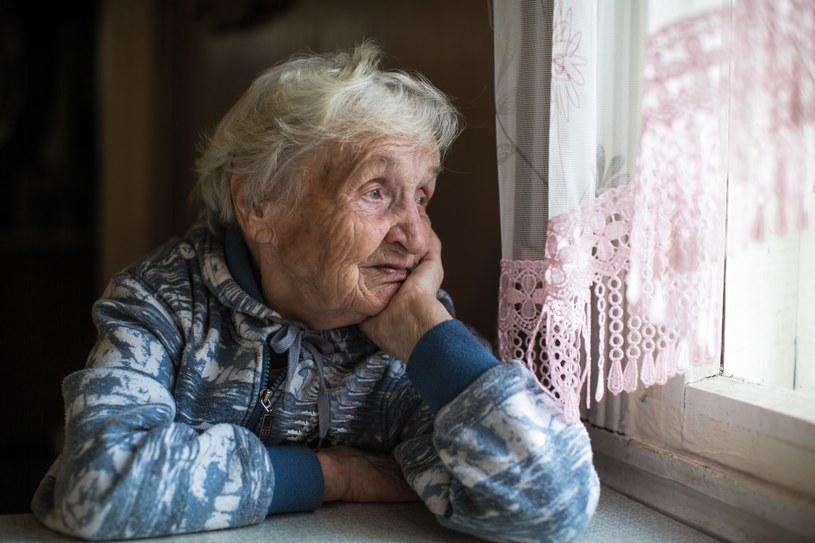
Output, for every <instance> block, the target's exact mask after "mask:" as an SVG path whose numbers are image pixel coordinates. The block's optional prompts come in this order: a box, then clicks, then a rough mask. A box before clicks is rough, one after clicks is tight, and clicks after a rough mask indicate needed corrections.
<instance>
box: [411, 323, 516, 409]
mask: <svg viewBox="0 0 815 543" xmlns="http://www.w3.org/2000/svg"><path fill="white" fill-rule="evenodd" d="M500 363H501V362H500V361H499V360H498V359H497V358H495V357H494V356H493V355H492V353H491V352H489V351H488V350H487V349H486V348H485V347H484V345H482V344H481V342H479V341H478V339H476V338H475V336H473V335H472V334H471V333H470V331H469V330H468V329H467V327H466V326H465V325H464V323H462V322H461V321H457V320H449V321H445V322H442V323H440V324H437V325H436V326H434V327H433V328H431V329H430V331H429V332H427V333H426V334H425V335H424V336H422V339H420V340H419V342H418V343H417V344H416V347H414V348H413V352H412V353H411V355H410V360H409V361H408V365H407V374H408V377H409V378H410V380H411V382H412V383H413V386H415V387H416V390H417V391H418V392H419V394H420V395H421V396H422V398H423V399H424V401H425V402H427V405H429V406H430V408H431V409H432V410H433V412H434V413H437V412H438V411H439V410H440V409H441V408H442V407H444V406H445V405H447V404H448V403H450V402H451V401H452V400H453V399H454V398H456V397H457V396H458V395H459V394H461V393H462V392H464V389H466V388H467V387H468V386H470V384H471V383H472V382H473V381H475V380H476V379H478V378H479V377H480V376H481V375H482V374H483V373H484V372H486V371H487V370H488V369H490V368H492V367H493V366H497V365H498V364H500Z"/></svg>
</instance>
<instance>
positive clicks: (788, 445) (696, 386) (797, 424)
mask: <svg viewBox="0 0 815 543" xmlns="http://www.w3.org/2000/svg"><path fill="white" fill-rule="evenodd" d="M683 445H684V448H685V449H686V450H687V451H689V452H691V453H694V454H696V455H699V456H701V457H703V458H707V459H710V460H713V461H715V462H717V463H719V464H721V465H723V466H727V467H730V468H733V469H736V470H739V471H743V472H745V473H753V474H759V476H760V477H761V478H762V479H765V480H766V481H768V482H770V483H772V484H775V485H778V486H781V487H782V488H785V489H788V490H791V491H794V492H800V493H802V494H804V495H809V496H810V497H812V498H814V499H815V397H812V396H811V395H808V394H804V393H800V392H795V391H791V390H785V389H781V388H775V387H769V386H763V385H755V384H752V383H746V382H743V381H739V380H737V379H732V378H728V377H714V378H711V379H705V380H703V381H698V382H696V383H690V384H688V385H686V387H685V416H684V428H683Z"/></svg>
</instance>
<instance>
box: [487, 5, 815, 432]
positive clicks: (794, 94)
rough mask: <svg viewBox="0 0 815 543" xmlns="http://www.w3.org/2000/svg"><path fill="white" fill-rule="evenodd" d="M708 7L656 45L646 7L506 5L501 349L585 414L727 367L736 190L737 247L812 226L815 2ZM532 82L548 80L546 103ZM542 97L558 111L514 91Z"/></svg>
mask: <svg viewBox="0 0 815 543" xmlns="http://www.w3.org/2000/svg"><path fill="white" fill-rule="evenodd" d="M657 4H659V5H658V6H655V5H654V3H651V4H648V6H647V7H648V9H652V8H653V9H655V10H666V11H670V10H668V9H667V7H669V6H668V3H662V2H660V3H657ZM707 4H709V5H708V6H707V7H706V8H705V9H702V10H696V11H693V12H692V13H691V14H686V13H684V14H680V15H679V16H676V15H675V14H669V15H666V16H665V17H663V19H662V20H661V24H659V25H658V28H657V29H656V30H655V31H653V32H650V33H648V32H647V30H646V27H647V26H648V25H647V24H646V22H645V16H646V13H647V9H645V8H646V6H645V5H644V4H642V3H639V2H632V3H631V4H630V5H629V4H628V3H625V5H623V4H622V3H612V2H609V3H599V5H598V4H595V3H593V2H579V1H567V0H563V1H555V2H532V1H526V0H525V1H523V2H517V3H516V2H506V1H501V0H497V1H496V2H495V3H494V22H495V39H496V97H497V102H498V107H497V125H498V132H497V134H498V148H499V181H500V184H501V198H502V202H501V205H502V236H503V243H504V260H503V261H502V274H501V285H500V294H499V296H500V300H499V349H500V353H501V356H502V358H504V359H520V360H525V361H526V362H527V364H528V365H529V366H530V368H531V369H533V370H534V371H535V372H536V374H537V375H538V377H539V378H540V380H541V383H542V385H543V386H544V388H545V389H546V390H548V391H549V392H550V393H551V394H552V395H553V396H554V397H555V398H556V399H558V400H559V401H560V402H562V403H563V405H564V407H565V410H566V413H567V415H568V416H569V417H571V418H577V417H579V403H580V399H581V395H582V394H585V399H586V405H589V404H590V402H591V398H592V397H593V398H594V399H595V400H598V401H599V400H600V399H602V397H603V395H604V393H605V391H606V390H608V391H610V392H612V393H613V394H617V393H619V392H622V391H628V392H631V391H633V390H635V389H636V388H637V387H638V386H639V383H642V384H643V385H645V386H651V385H653V384H662V383H665V382H666V381H667V380H668V379H669V378H671V377H672V376H675V375H677V374H680V373H683V372H684V371H685V370H686V369H687V368H688V367H689V365H690V364H700V363H705V362H709V361H711V360H716V359H717V358H718V357H719V354H720V350H721V345H720V341H721V325H722V300H723V270H724V256H725V251H724V247H725V208H726V195H727V192H726V191H727V183H728V182H729V183H731V184H733V183H737V184H738V185H739V190H738V191H732V190H731V193H730V194H731V197H733V196H732V195H733V194H737V196H736V198H738V199H739V201H738V202H736V203H737V204H738V205H740V206H745V207H748V208H749V209H748V210H747V211H746V212H747V213H750V214H751V215H750V216H754V217H755V220H754V221H753V228H752V232H750V233H748V234H745V233H738V232H735V233H732V234H733V235H737V236H743V237H745V238H749V239H756V238H759V237H760V236H761V234H762V231H763V225H765V224H766V222H767V221H768V220H773V221H775V223H776V224H777V225H779V226H780V227H783V226H785V225H792V226H796V227H805V226H806V225H807V224H808V223H809V222H810V217H811V213H812V212H811V210H810V209H809V208H808V207H807V206H808V205H809V203H810V201H811V197H808V196H807V194H808V193H809V191H811V188H810V187H811V184H812V180H811V179H806V177H805V175H804V173H805V172H804V170H803V166H802V164H803V163H804V161H803V160H802V158H803V157H804V154H805V153H807V152H808V153H812V152H813V149H812V148H809V147H807V145H810V146H811V144H812V139H811V134H810V136H809V137H810V139H808V140H807V139H806V138H804V137H802V135H801V132H802V130H803V126H804V123H810V124H811V123H812V122H813V121H814V120H815V84H813V82H814V81H815V4H813V3H812V2H808V1H806V0H784V1H779V2H776V1H770V0H739V1H738V2H734V3H732V4H731V3H725V4H723V3H721V2H707ZM626 10H628V11H626ZM680 12H681V10H680ZM648 15H649V17H650V16H651V14H648ZM650 19H651V23H650V24H652V25H653V20H654V19H655V18H654V17H650ZM638 20H639V23H637V21H638ZM530 21H531V22H530ZM632 21H633V22H632ZM626 24H628V25H633V26H632V27H630V28H620V26H621V25H626ZM637 24H639V26H638V27H637V26H636V25H637ZM518 26H520V28H521V31H520V32H519V31H518ZM541 28H551V33H547V32H540V29H541ZM536 32H537V34H536ZM638 32H639V33H640V34H639V35H641V37H642V39H641V40H640V41H638V38H637V36H638V34H637V33H638ZM646 34H647V40H646V39H645V38H646ZM621 36H626V38H625V39H622V38H621ZM632 36H633V37H632ZM530 44H534V46H531V45H530ZM530 47H532V49H533V50H534V52H535V53H536V54H537V64H536V63H533V62H530V59H529V50H528V49H527V48H530ZM518 59H522V62H518ZM529 70H537V71H538V72H541V73H544V74H547V75H548V79H547V80H546V81H544V88H543V90H541V88H540V85H539V84H538V83H539V81H538V80H537V79H534V78H530V76H529ZM625 70H630V73H627V74H623V75H622V77H620V73H621V72H623V71H625ZM537 77H538V78H540V75H538V76H537ZM609 81H610V83H609ZM529 86H535V92H534V93H537V96H538V100H539V103H536V104H535V106H534V111H540V110H542V109H547V108H548V110H549V111H550V115H549V116H548V117H546V116H541V115H533V116H530V115H527V112H526V110H525V109H524V108H523V102H522V100H521V99H520V98H517V99H516V98H514V97H516V96H521V95H524V96H528V95H529V91H527V90H525V89H526V88H527V87H529ZM534 93H533V94H534ZM621 97H622V98H621ZM540 101H543V102H544V105H542V104H541V103H540ZM509 106H515V107H509ZM542 121H546V122H548V123H549V124H548V126H547V127H546V130H543V129H542V128H540V127H534V126H529V125H531V124H534V122H542ZM757 126H758V127H760V128H759V130H757V129H756V127H757ZM621 134H622V135H621ZM547 135H548V137H546V136H547ZM807 142H809V143H807ZM530 157H532V158H530ZM536 161H537V162H536ZM533 166H534V167H533ZM530 172H532V173H531V174H530ZM533 174H538V175H537V176H535V175H533ZM541 199H543V200H545V204H544V205H541V204H540V202H541ZM519 209H523V210H524V212H523V213H518V210H519ZM536 210H537V212H538V213H537V215H536V214H535V211H536ZM592 368H596V376H595V377H592Z"/></svg>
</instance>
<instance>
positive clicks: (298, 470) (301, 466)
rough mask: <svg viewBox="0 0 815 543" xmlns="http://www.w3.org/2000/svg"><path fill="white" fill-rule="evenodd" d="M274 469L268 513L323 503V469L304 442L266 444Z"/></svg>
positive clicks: (312, 506)
mask: <svg viewBox="0 0 815 543" xmlns="http://www.w3.org/2000/svg"><path fill="white" fill-rule="evenodd" d="M266 451H267V452H268V453H269V460H271V462H272V471H273V472H274V491H273V492H272V503H270V504H269V514H272V513H290V512H295V511H314V510H315V509H317V508H318V507H320V505H322V503H323V490H324V488H323V470H322V469H321V468H320V462H319V460H317V455H316V454H315V453H314V451H313V450H311V449H309V448H308V447H307V446H305V445H278V446H275V447H266Z"/></svg>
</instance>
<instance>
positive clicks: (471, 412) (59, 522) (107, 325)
mask: <svg viewBox="0 0 815 543" xmlns="http://www.w3.org/2000/svg"><path fill="white" fill-rule="evenodd" d="M230 239H231V238H230V235H229V233H227V234H226V235H224V233H220V234H212V233H210V232H209V231H208V230H207V229H205V228H203V227H197V228H194V229H192V230H191V231H190V232H189V233H188V235H187V236H186V239H185V240H183V241H175V242H172V243H170V244H168V245H167V246H165V247H164V248H162V249H160V250H159V251H157V252H156V253H154V254H153V255H151V256H149V257H148V258H146V259H144V260H143V261H141V262H140V263H138V264H136V265H134V266H132V267H130V268H129V269H127V270H125V271H123V272H122V273H120V274H118V275H117V276H116V277H115V278H114V279H113V280H112V281H111V283H110V285H109V286H108V288H107V290H106V292H105V294H104V296H103V298H102V299H101V300H99V301H98V302H97V303H96V304H95V306H94V311H93V315H94V320H95V322H96V325H97V328H98V332H99V337H98V341H97V344H96V345H95V347H94V349H93V350H92V352H91V354H90V357H89V359H88V363H87V367H86V368H85V369H83V370H80V371H78V372H75V373H73V374H71V375H69V376H68V377H67V378H66V379H65V381H64V384H63V395H64V400H65V425H66V435H65V445H64V449H63V452H62V454H61V456H60V458H59V459H58V460H57V462H56V463H55V464H54V466H53V467H52V469H51V470H50V471H49V473H48V474H47V475H46V476H45V478H44V480H43V482H42V483H41V484H40V487H39V489H38V490H37V493H36V495H35V496H34V500H33V503H32V508H33V512H34V514H35V515H36V517H37V518H39V519H40V520H41V521H42V522H43V523H44V524H46V525H47V526H48V527H50V528H52V529H54V530H58V531H60V532H64V533H68V534H72V535H76V536H79V537H83V538H88V539H114V538H130V537H145V536H154V535H160V534H173V533H181V532H192V531H199V530H209V529H216V528H224V527H230V526H241V525H246V524H252V523H257V522H260V521H262V520H263V519H264V518H265V517H266V516H267V515H268V514H270V513H276V512H284V511H303V510H313V509H315V508H317V507H319V506H320V504H321V503H322V492H323V486H322V485H323V482H322V473H321V471H320V467H319V463H318V461H317V459H316V455H315V452H314V450H313V448H311V447H310V446H309V445H308V444H309V443H313V441H314V439H315V437H317V436H318V434H319V433H320V430H321V429H322V433H323V434H326V435H325V440H324V442H323V443H324V446H325V444H328V443H342V444H347V445H350V446H353V447H360V448H365V449H368V450H372V451H380V452H388V453H391V454H392V455H393V456H394V457H395V458H396V460H397V461H398V462H399V464H400V465H401V466H402V470H403V473H404V475H405V477H406V479H407V481H408V482H409V484H410V485H411V486H412V487H413V488H414V489H415V490H416V492H417V493H418V494H419V496H420V497H421V498H422V500H423V501H424V502H425V504H426V505H427V507H428V508H429V510H430V511H432V512H433V513H434V514H435V515H436V516H437V518H438V520H439V521H440V522H441V523H442V524H444V525H446V526H448V527H451V528H453V529H456V530H460V531H464V532H468V533H472V534H475V535H477V536H480V537H484V538H487V539H493V540H506V541H566V540H569V539H572V538H573V537H574V536H576V535H577V534H578V533H579V532H580V531H581V530H582V529H583V528H584V527H585V526H586V524H587V523H588V521H589V519H590V518H591V515H592V513H593V511H594V509H595V507H596V504H597V500H598V496H599V483H598V479H597V476H596V473H595V471H594V467H593V465H592V454H591V448H590V444H589V440H588V436H587V434H586V432H585V430H584V428H583V427H582V425H580V424H579V423H577V424H575V423H568V422H566V421H565V420H564V419H563V418H562V416H561V414H560V409H559V407H558V406H557V405H556V404H555V403H554V402H553V401H551V399H550V398H549V397H548V396H547V395H546V394H544V393H543V392H542V391H541V389H540V387H539V385H538V384H537V382H536V381H535V379H534V377H533V376H532V375H531V374H530V372H529V371H528V370H527V369H526V368H525V367H524V366H523V365H522V364H520V363H517V362H516V363H506V364H504V363H500V362H499V361H498V360H497V359H495V358H494V357H493V356H492V354H491V353H490V352H489V351H488V350H487V349H485V348H484V347H483V346H482V345H481V344H480V343H479V342H478V340H476V339H475V338H474V337H473V336H472V335H471V334H470V333H469V331H468V330H467V328H466V327H465V326H464V325H463V324H462V323H460V322H459V321H455V320H454V321H448V322H446V323H442V324H441V325H439V326H437V327H436V328H434V329H432V330H431V331H430V332H428V333H427V334H426V335H425V337H424V338H422V340H421V341H420V342H419V344H418V345H417V346H416V348H415V349H414V352H413V354H412V355H411V359H410V361H409V364H407V365H405V364H403V363H402V362H401V361H399V360H396V359H394V358H392V357H390V356H388V355H386V354H384V353H382V352H381V351H379V350H378V349H377V348H376V346H375V345H373V344H372V343H371V342H370V341H369V340H368V339H367V338H366V337H365V336H364V335H363V334H362V333H361V332H360V331H359V329H358V328H357V327H349V328H342V329H336V330H330V331H326V332H313V331H310V330H306V329H305V328H303V327H302V326H300V325H297V324H296V323H289V322H287V321H285V320H283V319H281V318H280V316H279V315H278V314H276V313H275V312H274V311H272V310H271V309H269V308H268V307H266V306H265V305H264V304H263V303H262V302H260V301H259V295H258V294H257V285H256V283H255V282H254V279H253V278H252V277H251V273H247V271H246V270H247V269H249V266H248V264H247V262H248V257H247V254H246V249H245V246H242V244H241V246H238V245H237V244H236V243H235V242H234V239H233V240H232V241H231V242H230V241H228V240H230ZM225 240H227V241H226V242H225ZM225 247H226V249H225ZM320 366H322V371H321V368H320ZM320 402H326V404H327V405H325V407H324V408H318V404H319V403H320ZM321 418H322V419H323V421H322V423H321V422H320V419H321ZM260 436H262V437H263V439H261V437H260Z"/></svg>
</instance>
